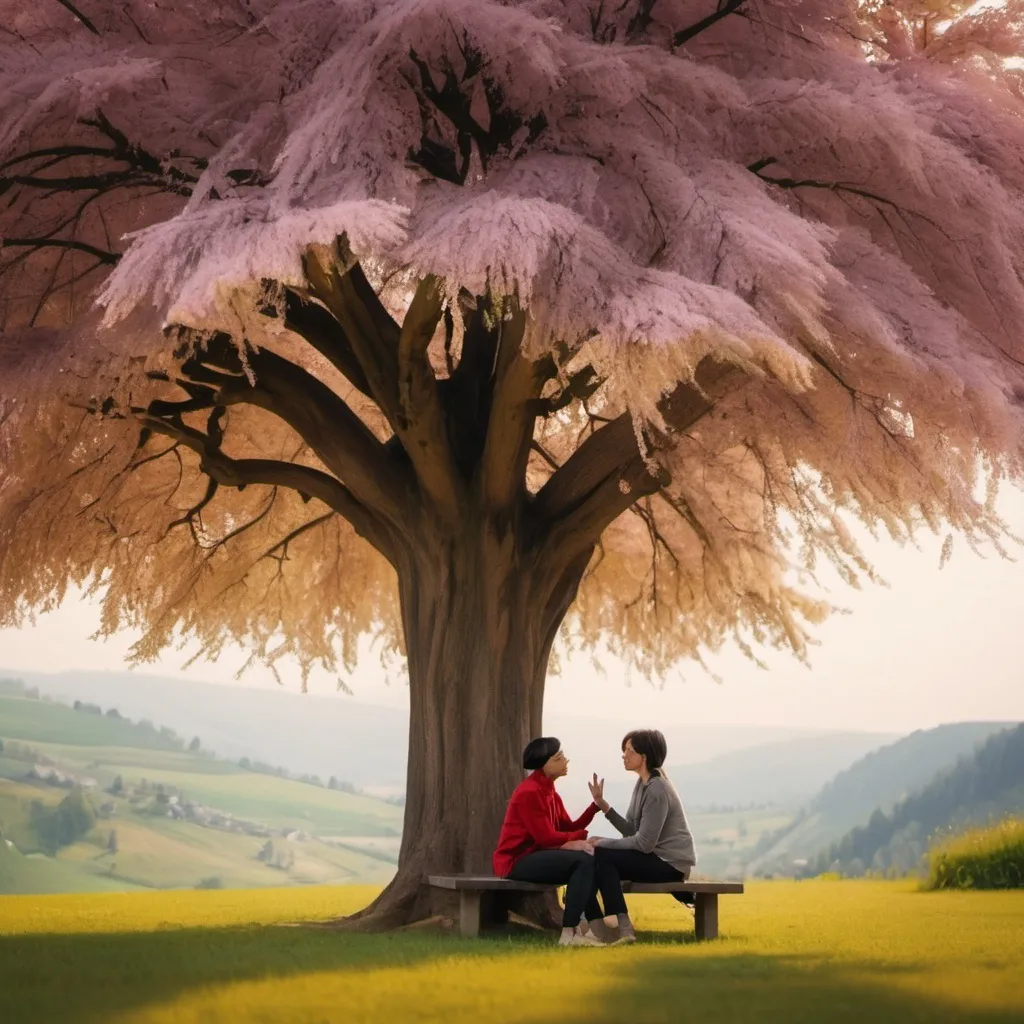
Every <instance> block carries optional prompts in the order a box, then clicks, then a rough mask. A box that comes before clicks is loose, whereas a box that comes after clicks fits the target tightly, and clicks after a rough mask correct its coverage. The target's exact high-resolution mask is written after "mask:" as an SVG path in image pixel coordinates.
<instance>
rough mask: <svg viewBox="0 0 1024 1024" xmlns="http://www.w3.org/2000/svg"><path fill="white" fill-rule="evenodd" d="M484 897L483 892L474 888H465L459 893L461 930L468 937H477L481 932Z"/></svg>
mask: <svg viewBox="0 0 1024 1024" xmlns="http://www.w3.org/2000/svg"><path fill="white" fill-rule="evenodd" d="M482 897H483V893H482V892H480V891H478V890H473V889H463V890H462V891H461V892H460V893H459V931H460V932H461V933H462V934H463V935H464V936H465V937H466V938H467V939H475V938H477V936H479V934H480V901H481V898H482Z"/></svg>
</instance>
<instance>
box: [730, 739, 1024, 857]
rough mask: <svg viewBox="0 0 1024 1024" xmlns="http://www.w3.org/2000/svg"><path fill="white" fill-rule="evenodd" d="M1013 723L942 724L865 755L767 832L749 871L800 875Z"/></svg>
mask: <svg viewBox="0 0 1024 1024" xmlns="http://www.w3.org/2000/svg"><path fill="white" fill-rule="evenodd" d="M1013 724H1015V723H1009V722H962V723H957V724H953V725H941V726H938V727H937V728H934V729H925V730H918V731H917V732H913V733H911V734H910V735H909V736H905V737H903V738H902V739H900V740H897V741H896V742H895V743H890V744H888V745H887V746H884V747H881V748H880V749H878V750H875V751H873V752H872V753H870V754H867V755H866V756H865V757H863V758H861V759H860V760H859V761H857V762H856V763H855V764H853V765H851V766H850V767H849V768H848V769H846V770H845V771H843V772H840V773H839V774H838V775H837V776H836V777H835V778H834V779H833V780H832V781H831V782H829V783H828V784H827V785H825V786H824V787H823V788H822V789H821V791H820V792H819V793H818V794H817V795H816V796H815V797H814V798H813V799H812V800H811V801H810V802H809V803H808V804H806V805H805V806H804V807H803V808H801V810H800V812H799V813H798V814H797V815H796V817H795V818H794V820H793V822H792V823H791V824H790V825H788V826H787V827H785V828H783V829H780V830H779V831H778V832H776V833H775V834H774V835H771V836H766V837H765V838H764V839H763V840H762V843H761V845H760V847H759V848H758V849H757V850H756V851H755V855H754V857H753V858H752V859H751V861H750V863H749V864H748V866H747V870H748V872H749V873H751V874H755V875H771V874H786V875H792V874H799V873H800V872H801V871H802V870H803V869H804V867H805V866H806V862H807V861H809V860H810V859H811V858H813V857H815V856H817V854H818V853H819V852H820V851H821V850H822V849H824V848H827V847H828V846H829V845H830V844H831V843H834V842H836V841H838V840H839V839H840V838H841V837H842V836H843V835H845V834H846V833H847V832H849V831H850V830H851V829H853V828H855V827H856V826H858V825H865V824H866V823H867V822H868V820H869V818H870V817H871V815H872V813H873V812H874V811H875V810H876V809H881V810H882V811H883V812H888V811H890V810H891V809H892V808H893V807H894V806H895V805H896V804H897V803H899V801H900V800H902V799H904V798H905V797H907V796H909V795H910V794H912V793H914V792H915V791H917V790H919V789H921V788H922V787H924V786H926V785H927V784H928V783H929V782H931V781H932V779H933V778H934V777H935V776H936V775H937V774H938V773H939V772H941V771H943V770H945V769H948V768H950V767H951V766H952V765H953V764H955V763H956V761H957V759H958V758H960V757H962V756H964V755H969V754H971V753H973V751H974V749H975V748H976V747H977V746H978V745H979V744H981V743H984V742H985V741H986V740H987V739H988V738H989V737H990V736H992V735H993V734H995V733H998V732H1001V731H1003V730H1005V729H1007V728H1008V727H1010V726H1012V725H1013Z"/></svg>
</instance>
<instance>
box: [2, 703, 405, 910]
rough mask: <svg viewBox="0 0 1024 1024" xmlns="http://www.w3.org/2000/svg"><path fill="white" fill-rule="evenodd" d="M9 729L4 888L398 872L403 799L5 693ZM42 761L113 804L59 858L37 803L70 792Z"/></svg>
mask: <svg viewBox="0 0 1024 1024" xmlns="http://www.w3.org/2000/svg"><path fill="white" fill-rule="evenodd" d="M4 738H6V739H5V747H4V748H3V752H2V753H0V893H33V892H35V893H45V892H52V893H65V892H73V891H81V892H94V891H110V890H117V889H121V890H133V889H136V888H139V887H144V888H157V889H167V888H193V887H195V886H197V885H203V886H205V887H214V888H247V889H248V888H259V887H265V886H283V885H288V884H294V885H311V884H312V885H322V884H346V883H358V884H373V885H381V884H384V883H385V882H386V881H387V880H388V879H389V878H390V877H391V875H392V874H393V873H394V866H395V862H396V861H397V836H398V835H399V834H400V831H401V825H402V809H401V808H400V807H397V806H395V805H393V804H390V803H386V802H384V801H382V800H376V799H373V798H371V797H367V796H363V795H360V794H357V793H351V792H344V791H342V790H340V789H328V788H327V787H325V786H322V785H320V786H318V785H313V784H311V783H308V782H303V781H299V780H297V779H293V778H282V777H279V776H277V775H270V774H266V773H263V772H257V771H252V770H248V769H246V768H243V767H241V766H240V765H238V764H234V763H232V762H230V761H225V760H221V759H218V758H216V757H214V756H213V755H210V754H206V753H201V752H200V753H197V752H190V751H186V750H182V749H180V744H181V741H180V740H179V741H178V744H179V746H178V747H177V748H176V747H175V746H174V743H173V733H172V734H171V736H170V738H169V737H168V736H167V735H166V734H164V733H161V732H160V731H158V730H156V729H155V728H153V727H150V728H145V729H144V728H141V727H140V726H139V725H137V724H133V723H131V722H129V721H127V720H125V719H120V718H109V717H107V716H101V715H97V714H89V713H83V712H77V711H75V710H73V709H72V708H70V707H67V706H65V705H61V704H56V703H50V702H47V701H42V700H33V699H26V698H23V697H9V696H0V740H3V739H4ZM34 766H41V767H42V770H44V771H46V770H49V768H50V767H52V768H53V769H54V770H57V771H59V772H62V773H64V774H65V775H67V776H69V777H70V778H72V779H74V780H80V781H81V784H82V785H83V786H84V787H86V791H87V794H88V800H89V802H90V804H91V805H92V807H93V809H94V810H95V811H96V812H97V814H99V812H100V809H101V808H104V810H103V814H102V816H98V817H97V820H96V822H95V825H94V827H93V828H92V829H91V830H90V831H89V832H88V834H86V835H82V836H81V837H80V838H79V839H78V840H77V841H75V842H73V843H70V844H64V845H62V846H61V848H60V849H59V850H57V851H56V855H55V856H43V851H44V849H45V847H44V846H43V845H42V843H41V840H40V837H39V834H38V829H37V827H36V826H35V824H34V821H33V814H34V812H33V810H32V808H33V805H37V809H38V806H39V805H41V806H42V807H43V808H45V809H48V810H49V811H50V812H52V811H53V809H54V808H55V807H56V806H57V805H58V804H59V803H60V801H61V800H62V799H63V798H64V797H65V796H67V794H68V791H69V789H68V786H66V785H65V786H59V785H51V784H49V783H47V782H46V781H44V780H42V779H40V778H33V777H31V776H30V774H29V773H30V771H31V770H33V768H34ZM115 780H116V786H115ZM158 798H159V799H164V800H166V801H167V802H165V803H163V804H161V803H159V802H157V800H158ZM172 799H173V801H174V802H175V803H176V804H177V805H179V806H180V804H182V803H183V802H184V801H190V802H192V803H194V804H197V805H200V806H201V807H202V808H204V809H205V810H204V811H203V814H205V815H206V820H207V824H203V823H201V822H199V821H196V820H191V819H189V820H185V819H184V818H182V817H181V816H180V815H179V816H178V817H175V816H174V813H172V811H171V810H170V807H171V803H170V801H171V800H172ZM211 818H215V819H216V824H209V819H211ZM246 823H250V824H246ZM321 835H325V836H329V837H330V839H331V841H330V842H327V841H323V840H321V838H320V836H321ZM268 840H272V842H268ZM271 846H272V848H270V847H271ZM264 847H268V849H264ZM46 852H48V853H53V851H52V850H46Z"/></svg>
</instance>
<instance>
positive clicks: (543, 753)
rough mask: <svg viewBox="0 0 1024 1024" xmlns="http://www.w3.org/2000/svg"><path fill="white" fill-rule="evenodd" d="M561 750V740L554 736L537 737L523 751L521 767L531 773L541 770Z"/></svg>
mask: <svg viewBox="0 0 1024 1024" xmlns="http://www.w3.org/2000/svg"><path fill="white" fill-rule="evenodd" d="M561 749H562V742H561V740H558V739H556V738H555V737H554V736H538V737H537V738H536V739H535V740H530V742H529V743H527V744H526V749H525V750H524V751H523V767H524V768H526V769H527V771H531V772H533V771H536V770H537V769H538V768H543V767H544V765H546V764H547V763H548V761H549V760H550V759H551V758H552V757H554V756H555V754H557V753H558V752H559V751H560V750H561Z"/></svg>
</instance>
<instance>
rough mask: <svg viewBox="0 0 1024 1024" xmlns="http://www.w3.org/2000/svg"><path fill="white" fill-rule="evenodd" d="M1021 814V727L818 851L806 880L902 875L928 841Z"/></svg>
mask: <svg viewBox="0 0 1024 1024" xmlns="http://www.w3.org/2000/svg"><path fill="white" fill-rule="evenodd" d="M1022 811H1024V725H1019V726H1017V728H1015V729H1007V730H1005V731H1003V732H999V733H996V734H995V735H994V736H990V737H989V739H988V740H987V742H985V743H984V744H983V745H982V746H981V747H979V748H978V749H977V750H976V751H975V752H974V753H973V754H970V755H968V756H965V757H961V758H960V759H959V760H958V761H957V763H956V764H955V765H954V766H953V767H952V768H949V769H947V770H946V771H943V772H940V773H939V774H938V775H937V776H936V777H935V778H934V779H933V780H932V781H931V782H929V783H928V784H927V785H926V786H925V787H924V788H923V789H921V790H920V791H919V792H917V793H914V794H912V795H911V796H908V797H905V798H904V799H903V800H901V801H900V802H899V803H898V804H897V805H896V806H895V807H894V808H892V810H891V811H889V812H888V813H886V812H885V811H884V810H882V809H880V808H879V809H876V810H875V811H874V813H873V814H872V815H871V817H870V818H869V819H868V822H867V824H866V825H864V826H862V827H858V828H854V829H852V830H851V831H850V832H848V833H847V834H846V835H845V836H843V838H842V839H841V840H839V842H837V843H833V844H832V845H831V847H829V849H828V850H823V851H822V852H821V853H820V854H819V855H818V856H817V857H816V858H814V859H813V860H812V861H811V863H810V864H809V865H808V867H807V873H808V874H812V875H813V874H821V873H822V872H823V871H838V872H840V873H841V874H843V875H848V876H854V877H856V876H860V875H864V874H865V873H867V872H868V871H873V872H881V873H888V874H895V875H903V874H906V873H907V872H908V871H912V870H914V869H915V868H917V867H918V866H919V864H920V861H921V857H922V856H923V855H924V853H925V852H926V850H927V848H928V846H929V843H930V841H931V839H932V837H933V836H935V835H936V833H939V832H945V833H947V834H948V833H949V832H950V831H960V830H962V829H964V828H966V827H967V826H969V825H980V824H984V823H986V822H988V821H991V820H994V819H998V818H1001V817H1003V816H1004V815H1006V814H1008V813H1019V812H1022Z"/></svg>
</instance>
